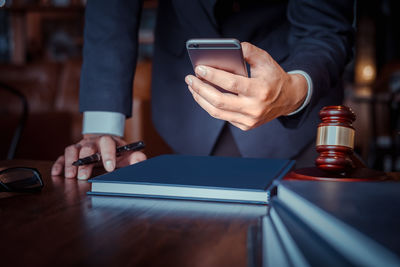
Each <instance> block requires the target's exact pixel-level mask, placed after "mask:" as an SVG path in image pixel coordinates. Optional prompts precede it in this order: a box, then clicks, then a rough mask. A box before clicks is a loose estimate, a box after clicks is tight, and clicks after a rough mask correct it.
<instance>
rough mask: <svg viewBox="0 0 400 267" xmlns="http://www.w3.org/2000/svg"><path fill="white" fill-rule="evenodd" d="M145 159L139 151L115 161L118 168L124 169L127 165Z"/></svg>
mask: <svg viewBox="0 0 400 267" xmlns="http://www.w3.org/2000/svg"><path fill="white" fill-rule="evenodd" d="M146 159H147V156H146V155H145V154H144V153H143V152H141V151H135V152H132V153H130V154H128V153H127V154H126V156H125V155H124V156H122V157H119V158H118V160H117V166H118V167H124V166H127V165H132V164H135V163H138V162H141V161H144V160H146Z"/></svg>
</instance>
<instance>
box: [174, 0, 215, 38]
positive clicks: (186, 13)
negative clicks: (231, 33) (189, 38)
mask: <svg viewBox="0 0 400 267" xmlns="http://www.w3.org/2000/svg"><path fill="white" fill-rule="evenodd" d="M172 2H173V3H174V6H175V11H176V13H177V15H178V17H179V20H180V22H181V24H182V26H183V27H186V26H187V29H188V30H190V32H191V34H192V35H193V37H194V38H195V37H199V38H218V37H219V36H220V34H219V33H218V30H217V25H216V20H215V17H214V5H215V2H216V0H191V1H187V0H172Z"/></svg>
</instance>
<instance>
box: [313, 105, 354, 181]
mask: <svg viewBox="0 0 400 267" xmlns="http://www.w3.org/2000/svg"><path fill="white" fill-rule="evenodd" d="M319 116H320V118H321V120H322V122H321V123H320V124H319V125H318V132H317V143H316V149H317V152H318V153H320V154H319V156H318V157H317V159H316V160H315V164H316V165H317V167H318V168H319V169H322V170H324V171H329V172H336V173H338V172H344V171H346V170H349V169H351V168H353V163H352V160H351V157H350V156H351V155H352V154H353V149H354V134H355V131H354V128H353V126H352V123H353V122H354V121H355V119H356V116H355V114H354V112H353V111H352V110H351V109H350V108H348V107H346V106H327V107H324V108H323V109H322V110H321V111H320V113H319Z"/></svg>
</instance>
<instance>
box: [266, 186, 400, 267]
mask: <svg viewBox="0 0 400 267" xmlns="http://www.w3.org/2000/svg"><path fill="white" fill-rule="evenodd" d="M260 229H261V231H260V233H261V235H260V236H261V237H260V238H259V239H260V243H261V247H262V249H261V250H262V253H261V255H262V256H261V258H262V259H261V261H262V265H263V266H400V183H397V182H321V181H282V182H280V184H279V185H278V189H277V195H276V196H274V197H273V198H272V199H271V202H270V206H269V211H268V215H267V216H264V217H263V218H262V221H261V228H260Z"/></svg>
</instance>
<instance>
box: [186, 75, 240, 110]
mask: <svg viewBox="0 0 400 267" xmlns="http://www.w3.org/2000/svg"><path fill="white" fill-rule="evenodd" d="M185 81H186V82H187V83H188V84H189V85H190V87H191V89H192V90H193V91H195V92H196V93H197V94H198V95H200V96H201V97H202V98H204V99H205V100H206V101H207V102H209V103H210V104H211V105H213V106H214V107H216V108H218V109H223V110H228V111H234V112H241V111H242V110H243V108H242V106H243V99H242V98H240V97H239V96H237V95H234V94H226V93H222V92H221V91H219V90H218V89H216V88H215V87H213V86H212V85H210V84H208V83H206V82H204V81H202V80H200V79H198V78H197V77H195V76H193V75H188V76H186V79H185Z"/></svg>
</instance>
